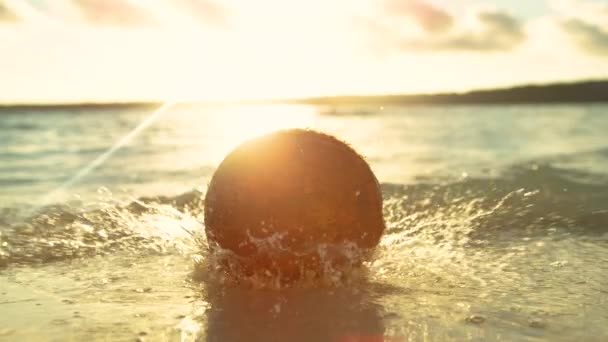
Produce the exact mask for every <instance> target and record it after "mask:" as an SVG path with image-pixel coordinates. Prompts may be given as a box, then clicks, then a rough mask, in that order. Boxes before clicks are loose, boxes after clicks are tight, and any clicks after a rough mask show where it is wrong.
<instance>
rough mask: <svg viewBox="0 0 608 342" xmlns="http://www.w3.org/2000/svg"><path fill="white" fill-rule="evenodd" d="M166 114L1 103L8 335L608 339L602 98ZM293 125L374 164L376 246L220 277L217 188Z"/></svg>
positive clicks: (4, 331) (3, 313)
mask: <svg viewBox="0 0 608 342" xmlns="http://www.w3.org/2000/svg"><path fill="white" fill-rule="evenodd" d="M154 110H155V108H152V107H124V108H123V107H103V106H100V107H74V108H68V107H57V108H52V107H49V108H21V109H19V108H12V109H11V108H9V109H2V110H0V189H1V190H0V340H2V341H80V340H109V341H123V340H124V341H137V340H139V341H340V342H346V341H349V342H350V341H365V342H371V341H496V340H504V341H573V340H584V341H605V340H607V339H608V105H605V104H589V105H580V104H577V105H457V106H450V105H435V106H433V105H427V106H386V107H376V106H373V107H372V106H347V105H342V106H334V107H322V106H312V105H214V106H212V105H175V106H173V107H171V108H168V109H167V110H166V111H164V112H162V113H161V112H159V113H157V115H156V116H155V117H153V119H154V120H151V115H152V113H153V112H154ZM291 127H300V128H310V129H314V130H319V131H323V132H326V133H329V134H333V135H335V136H336V137H338V138H339V139H341V140H343V141H346V142H347V143H349V144H350V145H351V146H352V147H353V148H354V149H355V150H357V151H358V152H359V153H360V154H362V155H363V156H364V157H365V158H366V160H367V161H368V163H369V164H370V165H371V168H372V169H373V171H374V173H375V174H376V176H377V178H378V180H379V181H380V183H381V188H382V192H383V198H384V218H385V221H386V226H387V228H386V231H385V233H384V236H383V238H382V241H381V243H380V246H379V247H378V249H377V251H376V253H375V256H374V259H372V260H370V261H369V262H367V263H366V264H365V265H364V268H363V269H362V270H358V271H357V272H353V274H349V275H346V276H341V277H338V278H339V279H334V280H335V281H331V282H319V283H312V284H311V283H306V284H295V285H293V286H290V287H285V288H272V287H269V286H265V284H236V283H233V282H229V281H226V280H225V279H224V278H222V277H221V276H219V275H217V274H214V268H213V261H212V260H208V259H209V258H208V252H207V249H206V248H207V247H206V241H205V237H204V224H203V211H204V210H203V208H204V201H203V198H204V194H205V191H206V187H207V184H208V182H209V180H210V179H211V176H212V174H213V172H214V170H215V168H216V167H217V166H218V165H219V163H220V162H221V161H222V158H223V157H224V156H225V155H226V154H227V153H228V152H229V151H230V150H231V149H233V148H234V147H236V146H237V145H238V144H240V143H241V142H243V141H245V140H247V139H249V138H252V137H255V136H258V135H261V134H264V133H266V132H270V131H273V130H277V129H282V128H291ZM100 156H101V157H100Z"/></svg>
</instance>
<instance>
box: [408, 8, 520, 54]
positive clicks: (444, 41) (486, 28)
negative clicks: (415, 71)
mask: <svg viewBox="0 0 608 342" xmlns="http://www.w3.org/2000/svg"><path fill="white" fill-rule="evenodd" d="M476 19H477V22H478V23H479V25H480V28H479V30H477V31H473V30H471V29H468V30H466V29H463V30H461V31H460V32H458V31H457V32H454V33H450V34H446V35H444V36H442V37H438V38H436V39H422V40H414V41H405V42H404V46H406V47H408V46H411V47H416V48H419V49H426V50H477V51H501V50H510V49H512V48H514V47H516V46H517V45H518V44H519V43H521V42H522V41H523V40H524V39H525V38H526V34H525V32H524V30H523V28H522V26H521V24H520V23H519V22H518V21H517V19H515V18H514V17H512V16H511V15H509V14H508V13H503V12H479V13H478V14H477V16H476Z"/></svg>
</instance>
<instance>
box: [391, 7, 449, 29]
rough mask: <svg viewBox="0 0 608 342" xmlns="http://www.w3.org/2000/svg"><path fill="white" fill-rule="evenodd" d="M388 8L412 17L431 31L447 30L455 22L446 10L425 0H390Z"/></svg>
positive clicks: (394, 12) (392, 11)
mask: <svg viewBox="0 0 608 342" xmlns="http://www.w3.org/2000/svg"><path fill="white" fill-rule="evenodd" d="M386 10H387V11H389V12H390V13H392V14H403V15H406V16H410V17H412V19H414V20H415V21H416V22H417V23H418V25H420V26H421V27H422V28H423V29H424V30H425V31H427V32H429V33H439V32H445V31H446V30H448V29H449V28H450V27H452V24H453V23H454V19H453V18H452V16H451V15H450V14H449V13H447V12H446V11H444V10H442V9H440V8H438V7H435V6H433V5H432V4H429V3H427V2H424V1H420V0H413V1H402V0H389V1H387V3H386Z"/></svg>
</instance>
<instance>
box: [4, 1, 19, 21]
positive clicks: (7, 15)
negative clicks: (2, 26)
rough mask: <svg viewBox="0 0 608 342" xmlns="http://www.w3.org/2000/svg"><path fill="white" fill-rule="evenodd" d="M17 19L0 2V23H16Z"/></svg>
mask: <svg viewBox="0 0 608 342" xmlns="http://www.w3.org/2000/svg"><path fill="white" fill-rule="evenodd" d="M16 20H18V17H17V16H16V15H15V13H13V12H12V11H11V10H9V9H8V8H7V7H6V6H5V5H4V4H3V3H1V2H0V21H16Z"/></svg>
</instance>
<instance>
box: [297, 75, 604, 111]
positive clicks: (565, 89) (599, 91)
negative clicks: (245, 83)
mask: <svg viewBox="0 0 608 342" xmlns="http://www.w3.org/2000/svg"><path fill="white" fill-rule="evenodd" d="M290 102H291V103H302V104H317V105H341V104H362V105H379V106H384V105H407V104H517V103H582V102H608V81H586V82H576V83H558V84H548V85H527V86H518V87H513V88H505V89H490V90H476V91H471V92H466V93H441V94H423V95H378V96H330V97H314V98H307V99H295V100H291V101H290Z"/></svg>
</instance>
